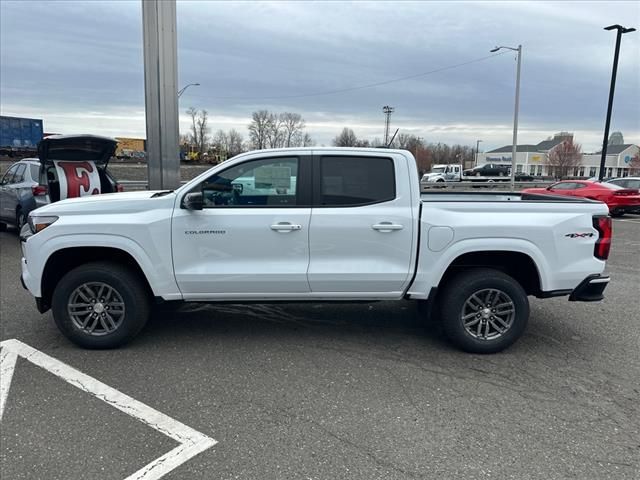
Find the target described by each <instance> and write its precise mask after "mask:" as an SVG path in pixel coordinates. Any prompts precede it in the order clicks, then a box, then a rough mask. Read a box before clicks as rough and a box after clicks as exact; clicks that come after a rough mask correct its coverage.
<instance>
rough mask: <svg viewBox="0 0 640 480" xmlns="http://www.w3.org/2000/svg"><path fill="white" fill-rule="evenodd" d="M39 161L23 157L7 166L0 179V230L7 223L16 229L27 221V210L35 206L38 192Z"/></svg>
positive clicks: (4, 227) (5, 226)
mask: <svg viewBox="0 0 640 480" xmlns="http://www.w3.org/2000/svg"><path fill="white" fill-rule="evenodd" d="M39 178H40V162H39V161H38V159H37V158H25V159H23V160H20V161H19V162H16V163H14V164H13V165H11V166H10V167H9V169H8V170H7V171H6V172H5V174H4V175H3V177H2V180H0V230H4V229H6V228H7V225H15V226H17V227H18V229H20V228H22V226H23V225H24V224H25V223H26V222H27V218H28V215H29V212H30V211H31V210H33V209H35V208H36V201H35V195H37V194H38V193H39V185H38V183H39V181H38V179H39Z"/></svg>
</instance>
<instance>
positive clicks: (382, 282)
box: [308, 153, 414, 298]
mask: <svg viewBox="0 0 640 480" xmlns="http://www.w3.org/2000/svg"><path fill="white" fill-rule="evenodd" d="M360 155H362V154H360ZM313 173H314V175H313V178H314V181H313V187H314V194H313V211H312V214H311V226H310V229H309V254H310V262H309V272H308V279H309V285H310V287H311V291H312V292H313V293H314V294H322V293H327V294H329V293H330V294H333V293H336V294H338V295H331V296H333V297H339V296H340V295H339V294H344V295H343V296H345V297H362V298H366V297H367V296H376V297H381V296H385V294H388V296H397V295H399V294H400V293H401V292H402V291H403V290H404V288H406V285H407V282H408V280H409V272H410V270H411V265H410V261H411V253H412V247H413V245H412V238H413V223H414V222H413V219H412V208H411V202H412V199H411V198H410V195H409V193H408V192H405V193H402V192H400V191H397V189H396V179H399V181H400V182H406V183H407V184H408V182H409V181H411V180H412V179H410V178H409V172H408V169H407V166H406V164H404V163H402V162H394V160H393V159H392V158H391V157H390V156H386V155H384V154H377V155H371V156H359V155H358V154H357V153H354V154H352V155H347V154H342V155H330V154H320V155H315V156H314V171H313Z"/></svg>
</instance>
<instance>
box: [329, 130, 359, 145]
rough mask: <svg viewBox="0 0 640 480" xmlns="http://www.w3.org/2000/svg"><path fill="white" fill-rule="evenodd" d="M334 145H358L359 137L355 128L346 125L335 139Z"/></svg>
mask: <svg viewBox="0 0 640 480" xmlns="http://www.w3.org/2000/svg"><path fill="white" fill-rule="evenodd" d="M333 145H334V146H336V147H356V146H358V137H356V134H355V133H354V131H353V130H351V129H350V128H347V127H344V128H343V129H342V132H340V135H338V136H337V137H336V138H334V139H333Z"/></svg>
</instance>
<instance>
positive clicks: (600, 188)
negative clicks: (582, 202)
mask: <svg viewBox="0 0 640 480" xmlns="http://www.w3.org/2000/svg"><path fill="white" fill-rule="evenodd" d="M522 193H537V194H547V195H568V196H571V197H582V198H590V199H591V200H599V201H601V202H604V203H606V204H607V206H608V207H609V214H610V215H611V216H612V217H621V216H622V215H624V214H625V213H626V212H631V211H637V210H638V208H640V193H639V192H638V189H637V188H623V187H620V186H618V185H614V184H612V183H601V182H594V181H590V180H564V181H562V182H558V183H554V184H553V185H551V186H549V187H547V188H525V189H524V190H522Z"/></svg>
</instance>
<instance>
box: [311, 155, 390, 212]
mask: <svg viewBox="0 0 640 480" xmlns="http://www.w3.org/2000/svg"><path fill="white" fill-rule="evenodd" d="M319 197H320V198H319V199H318V201H319V203H320V205H326V206H341V207H351V206H358V205H370V204H373V203H381V202H388V201H390V200H393V199H394V198H395V197H396V179H395V171H394V166H393V160H391V159H390V158H382V157H347V156H344V157H342V156H338V157H332V156H326V157H322V158H321V159H320V195H319Z"/></svg>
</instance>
